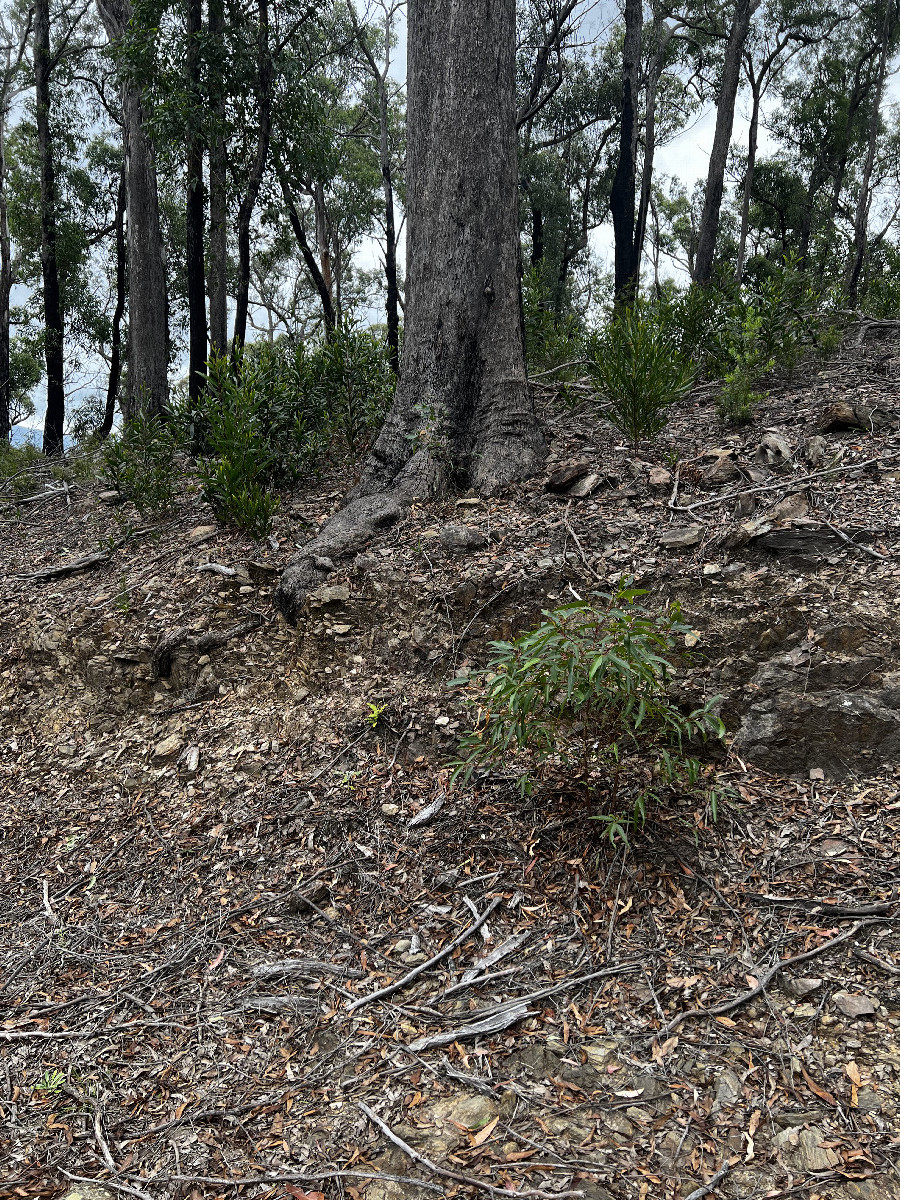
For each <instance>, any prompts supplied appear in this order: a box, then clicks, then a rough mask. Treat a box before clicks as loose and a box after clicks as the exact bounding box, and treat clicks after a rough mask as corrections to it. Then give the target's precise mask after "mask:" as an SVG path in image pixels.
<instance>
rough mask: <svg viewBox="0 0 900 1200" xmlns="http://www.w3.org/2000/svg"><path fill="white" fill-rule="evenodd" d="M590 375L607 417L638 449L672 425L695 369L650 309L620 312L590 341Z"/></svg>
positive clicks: (637, 307)
mask: <svg viewBox="0 0 900 1200" xmlns="http://www.w3.org/2000/svg"><path fill="white" fill-rule="evenodd" d="M588 352H589V359H590V366H589V368H588V369H589V371H590V374H591V375H592V377H593V379H594V382H595V385H596V387H597V390H598V392H599V394H600V395H601V397H602V398H603V400H604V416H605V417H606V418H607V419H608V420H609V421H610V422H612V424H613V425H615V427H616V428H617V429H618V430H620V431H621V432H622V433H623V434H624V435H625V436H626V437H627V438H628V440H629V441H630V442H631V443H632V445H635V444H636V443H637V442H639V441H640V440H641V439H642V438H652V437H655V436H656V434H658V433H659V432H660V431H661V430H662V429H664V428H665V426H666V421H667V416H666V413H667V410H668V409H669V408H671V406H672V405H673V404H676V403H677V402H678V401H679V400H683V399H684V397H685V396H686V395H687V393H688V392H689V391H690V388H691V384H692V383H693V379H694V368H693V367H692V366H691V364H690V363H689V362H688V361H686V360H685V359H684V358H683V357H682V355H681V354H680V353H679V351H678V348H677V345H676V344H675V341H674V339H673V338H672V336H671V335H670V333H669V332H668V330H667V329H666V328H665V327H664V325H663V324H662V323H661V322H660V321H659V320H658V319H657V317H656V316H655V315H654V314H653V313H652V312H650V310H649V309H647V308H646V307H645V306H641V305H635V306H634V307H632V308H628V309H625V310H624V311H623V312H621V313H620V314H618V315H617V316H616V317H615V318H614V319H613V321H612V322H611V323H610V325H609V326H608V327H607V328H606V330H605V331H604V332H603V333H602V334H601V335H599V337H595V338H593V339H592V340H591V342H590V343H589V351H588Z"/></svg>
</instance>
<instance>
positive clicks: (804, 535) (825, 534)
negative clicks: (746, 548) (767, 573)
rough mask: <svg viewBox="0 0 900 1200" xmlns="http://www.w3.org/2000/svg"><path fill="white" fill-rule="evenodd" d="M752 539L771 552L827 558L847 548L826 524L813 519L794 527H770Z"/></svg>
mask: <svg viewBox="0 0 900 1200" xmlns="http://www.w3.org/2000/svg"><path fill="white" fill-rule="evenodd" d="M754 541H755V544H756V545H757V546H759V547H760V549H762V550H768V551H769V552H770V553H772V554H799V555H806V556H810V555H813V556H815V557H818V558H827V557H828V556H830V555H832V554H837V553H838V552H839V551H841V550H846V548H847V543H846V542H844V541H842V540H841V539H840V538H839V537H838V535H837V534H836V533H834V532H833V531H832V530H831V529H829V528H828V526H827V525H821V524H818V523H817V522H815V521H812V522H810V523H809V524H807V525H804V526H800V527H795V528H783V529H770V530H768V531H767V532H765V533H761V534H759V535H758V536H757V537H756V538H755V539H754Z"/></svg>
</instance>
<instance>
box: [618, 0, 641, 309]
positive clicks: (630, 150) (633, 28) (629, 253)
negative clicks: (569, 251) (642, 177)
mask: <svg viewBox="0 0 900 1200" xmlns="http://www.w3.org/2000/svg"><path fill="white" fill-rule="evenodd" d="M643 22H644V5H643V0H625V39H624V43H623V49H622V108H621V115H620V118H619V158H618V162H617V164H616V174H615V177H614V179H613V185H612V192H611V193H610V197H609V207H610V211H611V213H612V221H613V230H614V233H615V284H614V288H615V298H616V303H617V304H620V303H628V301H629V299H631V298H632V297H633V296H634V292H635V289H636V287H637V282H638V278H637V276H638V267H639V265H640V259H639V258H638V256H637V253H636V247H635V242H634V206H635V153H636V147H637V132H638V114H637V105H638V91H639V80H640V72H641V31H642V29H643Z"/></svg>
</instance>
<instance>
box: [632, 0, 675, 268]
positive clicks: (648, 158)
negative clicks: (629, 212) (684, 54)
mask: <svg viewBox="0 0 900 1200" xmlns="http://www.w3.org/2000/svg"><path fill="white" fill-rule="evenodd" d="M672 33H673V30H672V29H670V28H669V27H668V26H665V25H663V22H662V12H661V10H660V9H657V10H656V12H655V14H654V21H653V44H654V47H655V49H654V51H653V56H652V58H651V59H650V64H649V66H648V68H647V102H646V117H645V120H644V161H643V163H642V165H641V198H640V201H639V203H638V215H637V225H636V227H635V231H634V265H635V279H636V280H638V279H639V278H640V270H641V259H642V258H643V255H644V238H645V237H646V234H647V214H648V212H649V211H650V197H651V195H652V194H653V158H654V155H655V154H656V93H657V89H658V88H659V80H660V76H661V75H662V69H663V63H664V62H665V57H666V49H667V47H668V45H669V42H670V41H671V38H672Z"/></svg>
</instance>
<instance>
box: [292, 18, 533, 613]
mask: <svg viewBox="0 0 900 1200" xmlns="http://www.w3.org/2000/svg"><path fill="white" fill-rule="evenodd" d="M408 20H409V25H408V74H407V78H408V134H407V136H408V157H407V177H408V195H407V219H408V234H407V302H406V323H405V331H404V338H403V349H402V355H401V365H400V380H399V383H398V386H397V392H396V396H395V399H394V403H393V406H392V408H391V411H390V413H389V415H388V418H387V420H386V421H385V424H384V427H383V428H382V431H381V433H380V434H379V436H378V439H377V441H376V443H375V445H374V447H373V449H372V451H371V453H370V455H369V459H368V461H367V463H366V466H365V468H364V471H363V478H362V481H361V483H360V485H359V487H358V489H357V491H356V494H355V496H354V498H353V499H352V500H351V501H350V503H349V505H348V506H347V507H346V508H344V509H343V510H342V511H341V512H340V513H339V514H338V515H337V516H336V517H335V518H333V519H332V520H331V521H330V522H328V524H327V526H326V527H325V528H324V529H323V531H322V532H321V533H320V534H319V536H318V537H317V538H316V539H314V541H313V542H311V543H310V544H309V545H307V546H306V547H304V549H303V550H302V551H301V552H300V554H299V555H297V556H296V557H295V559H294V560H293V561H292V563H291V564H290V565H289V566H288V568H287V570H286V571H285V574H284V576H283V578H282V581H281V586H280V588H279V593H278V602H279V605H280V607H281V610H282V612H283V613H284V614H285V615H286V616H287V617H288V618H289V619H296V617H297V615H298V612H299V610H300V608H301V606H302V604H303V602H304V600H305V598H306V595H307V592H308V589H309V588H310V586H312V585H314V583H315V582H317V581H318V580H319V579H321V578H322V575H321V572H320V571H319V569H318V568H317V567H316V565H315V563H316V559H317V558H318V559H321V557H322V556H323V555H324V556H331V557H334V556H335V555H341V554H349V553H351V552H353V551H354V550H356V549H358V548H359V546H360V545H362V544H364V543H365V541H366V540H368V539H369V538H370V537H371V536H372V535H373V532H374V531H375V530H376V529H377V528H379V527H380V526H382V525H384V524H386V523H389V522H391V521H394V520H396V519H397V518H398V516H399V515H400V513H401V512H402V511H403V509H404V506H405V505H407V504H409V503H410V502H411V501H412V500H413V499H415V498H422V499H426V498H429V497H433V496H436V495H440V494H441V493H442V492H444V491H445V490H446V488H447V487H448V486H449V485H451V484H455V483H459V484H462V485H464V486H470V487H473V488H475V489H476V490H477V491H479V492H481V493H482V494H490V493H493V492H495V491H498V490H499V489H500V488H502V487H504V486H506V485H507V484H509V483H511V482H513V481H514V480H518V479H524V478H527V477H529V476H531V475H533V474H534V473H535V472H536V471H537V470H538V469H539V468H540V465H541V463H542V462H543V459H544V454H545V445H544V439H543V435H542V432H541V429H540V425H539V423H538V421H537V418H536V416H535V412H534V407H533V405H532V401H531V396H530V393H529V389H528V383H527V379H526V374H525V348H524V337H523V329H522V313H521V304H520V295H519V273H520V265H519V229H518V203H517V190H518V180H517V164H516V133H515V0H458V2H457V3H455V4H434V3H432V2H431V0H410V5H409V18H408Z"/></svg>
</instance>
